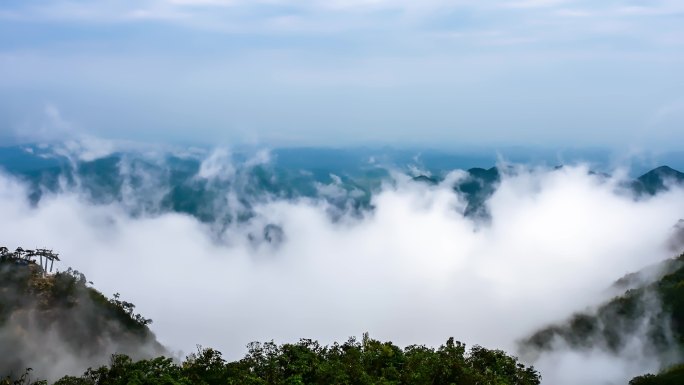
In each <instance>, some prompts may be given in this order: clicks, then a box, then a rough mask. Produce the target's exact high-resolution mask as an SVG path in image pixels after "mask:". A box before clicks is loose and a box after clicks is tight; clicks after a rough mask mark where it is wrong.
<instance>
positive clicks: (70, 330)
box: [0, 252, 165, 378]
mask: <svg viewBox="0 0 684 385" xmlns="http://www.w3.org/2000/svg"><path fill="white" fill-rule="evenodd" d="M133 310H134V306H133V305H132V304H130V303H128V302H125V301H121V300H119V299H118V297H116V298H113V299H107V298H106V297H105V296H104V295H102V293H100V292H98V291H97V290H95V289H93V288H91V287H89V286H88V283H87V281H86V278H85V277H84V276H83V274H80V273H79V272H78V271H74V270H71V269H69V270H67V271H65V272H58V273H56V274H45V273H44V271H43V269H42V268H41V267H40V266H39V265H38V264H36V263H34V262H32V261H29V260H26V259H21V258H15V257H13V256H12V254H11V253H7V252H2V253H0V353H1V354H2V359H0V374H8V375H16V374H18V373H23V372H24V369H25V368H27V367H33V368H34V369H35V374H36V375H39V376H44V377H48V378H57V377H58V376H60V375H63V374H64V371H82V370H83V369H85V368H87V367H88V366H90V365H93V364H95V363H101V362H106V360H107V359H108V357H109V356H110V355H111V354H113V353H125V354H129V355H131V356H134V357H137V358H144V357H154V356H157V355H159V354H163V353H165V349H164V348H163V346H162V345H160V344H159V343H158V342H157V341H156V339H155V336H154V335H153V334H152V332H151V331H150V330H149V328H148V327H147V324H148V323H149V322H150V320H146V319H144V318H143V317H141V316H140V315H137V314H134V312H133ZM60 371H61V373H60Z"/></svg>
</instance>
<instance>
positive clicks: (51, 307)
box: [0, 254, 540, 385]
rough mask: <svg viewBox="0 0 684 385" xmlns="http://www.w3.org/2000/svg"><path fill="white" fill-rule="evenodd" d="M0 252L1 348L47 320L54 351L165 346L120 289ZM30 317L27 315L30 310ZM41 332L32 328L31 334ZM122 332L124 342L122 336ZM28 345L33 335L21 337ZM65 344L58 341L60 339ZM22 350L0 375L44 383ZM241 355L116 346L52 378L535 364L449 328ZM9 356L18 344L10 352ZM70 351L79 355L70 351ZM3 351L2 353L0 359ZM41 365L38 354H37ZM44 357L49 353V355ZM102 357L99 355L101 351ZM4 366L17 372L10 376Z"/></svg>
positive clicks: (259, 379) (492, 370) (469, 369)
mask: <svg viewBox="0 0 684 385" xmlns="http://www.w3.org/2000/svg"><path fill="white" fill-rule="evenodd" d="M3 255H4V257H3V258H2V259H1V260H0V326H2V327H5V326H8V325H10V324H11V325H10V326H11V327H10V328H8V329H10V330H12V331H13V332H12V333H2V334H0V349H2V347H8V346H11V349H10V350H11V351H10V352H9V354H7V351H6V350H7V349H2V350H5V356H8V357H11V354H12V353H18V352H20V351H22V350H23V349H27V348H26V347H25V346H24V345H27V343H26V339H27V338H29V337H30V336H31V333H38V334H40V333H41V330H48V329H50V330H54V331H57V332H58V333H59V334H60V336H61V337H62V338H61V339H60V342H59V343H60V346H58V347H57V349H58V350H59V351H65V352H66V351H68V352H84V355H83V356H86V357H90V356H93V355H95V354H97V353H98V352H102V351H106V347H105V346H101V345H102V344H104V342H103V341H116V342H117V344H116V346H117V347H122V346H128V347H129V349H130V350H131V351H135V350H136V349H137V348H140V347H141V346H142V345H143V344H150V343H152V344H153V345H154V344H156V345H157V346H158V347H159V349H158V353H157V354H158V355H163V354H165V353H164V351H163V349H162V348H161V346H159V345H158V344H157V343H156V341H155V340H154V336H153V335H152V334H151V332H150V331H149V329H148V327H147V325H148V324H149V323H150V322H151V321H150V320H148V319H146V318H144V317H142V316H141V315H139V314H135V312H134V309H135V306H134V305H133V304H132V303H130V302H126V301H122V300H120V298H119V295H118V294H116V295H115V296H114V298H112V299H107V298H106V297H105V296H103V295H102V294H101V293H100V292H98V291H97V290H95V289H93V288H91V287H89V286H88V285H87V281H86V278H85V276H84V275H83V274H81V273H79V272H78V271H75V270H71V269H69V270H67V271H66V272H59V273H56V274H45V273H44V271H43V270H42V269H41V268H40V266H38V265H37V264H36V263H35V262H33V261H30V260H29V261H27V260H25V259H23V260H22V259H17V258H14V257H12V256H11V255H10V254H3ZM29 317H30V318H31V322H29V320H28V318H29ZM37 338H39V340H40V338H41V337H40V336H39V337H37ZM124 342H125V343H124ZM29 345H31V344H29ZM62 345H63V346H62ZM44 348H45V347H41V348H40V349H39V350H30V349H29V354H28V355H29V356H32V357H33V359H35V360H36V362H38V365H35V364H36V362H33V361H30V360H29V361H28V362H27V361H22V360H21V359H19V358H17V359H15V360H12V359H10V360H8V361H6V362H0V374H2V373H5V374H8V373H9V374H10V375H9V376H7V377H5V378H4V379H0V385H29V384H34V385H47V382H46V381H44V380H42V381H38V382H32V380H31V376H30V375H29V374H30V373H31V370H32V369H28V370H25V371H24V368H27V367H33V368H35V369H36V370H37V371H39V372H40V369H41V367H40V365H41V363H40V362H41V361H38V358H39V356H40V355H41V354H43V352H42V350H43V349H44ZM247 348H248V353H247V355H246V356H245V357H244V358H243V359H241V360H238V361H235V362H227V361H226V360H224V359H223V357H222V356H221V353H220V352H218V351H217V350H214V349H201V348H200V349H198V351H197V353H194V354H191V355H190V356H188V357H187V358H186V360H185V361H184V362H182V363H178V362H176V361H174V360H173V359H171V358H166V357H164V356H159V357H157V358H147V359H135V358H132V357H131V356H130V355H127V354H125V353H122V352H120V351H117V352H116V354H113V355H111V361H110V364H109V365H106V366H101V367H96V368H90V369H87V370H86V371H85V372H84V373H83V375H81V376H80V377H73V376H65V377H63V378H61V379H59V380H58V381H57V382H55V384H56V385H120V384H121V385H123V384H167V385H174V384H188V385H190V384H206V385H212V384H254V385H257V384H264V385H265V384H269V385H280V384H282V385H296V384H349V385H365V384H368V385H370V384H374V385H380V384H387V385H389V384H396V385H399V384H411V385H421V384H459V385H476V384H492V385H537V384H539V383H540V375H539V373H538V372H537V371H536V370H535V369H534V368H533V367H527V366H525V365H523V364H521V363H519V362H518V360H517V358H515V357H512V356H509V355H507V354H506V353H504V352H503V351H501V350H489V349H486V348H483V347H481V346H473V347H471V348H470V349H469V350H467V349H466V346H465V345H464V344H462V343H460V342H457V341H454V339H453V338H450V339H449V340H448V341H447V342H446V344H444V345H443V346H441V347H439V348H437V349H434V348H429V347H426V346H421V345H412V346H409V347H407V348H405V349H401V348H399V347H398V346H396V345H394V344H392V343H391V342H380V341H377V340H374V339H372V338H370V337H369V336H368V335H364V336H363V339H362V340H361V341H357V340H356V339H355V338H350V339H349V340H348V341H347V342H345V343H343V344H338V343H335V344H333V345H331V346H322V345H321V344H319V343H318V342H316V341H313V340H308V339H303V340H300V341H299V342H298V343H293V344H283V345H277V344H275V343H273V342H266V343H256V342H255V343H251V344H249V345H248V347H247ZM14 355H15V356H17V357H20V356H24V357H26V356H27V355H26V354H14ZM77 358H78V356H77ZM3 361H5V360H3ZM42 362H43V364H42V365H45V362H46V361H45V360H43V361H42ZM48 362H50V361H49V360H48ZM100 362H102V361H100ZM12 373H23V374H22V375H21V376H16V375H15V376H12V375H11V374H12Z"/></svg>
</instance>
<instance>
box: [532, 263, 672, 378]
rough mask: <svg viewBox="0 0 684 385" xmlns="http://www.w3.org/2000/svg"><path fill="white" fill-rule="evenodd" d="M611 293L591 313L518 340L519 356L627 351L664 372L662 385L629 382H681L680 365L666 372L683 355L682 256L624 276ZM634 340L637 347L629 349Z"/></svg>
mask: <svg viewBox="0 0 684 385" xmlns="http://www.w3.org/2000/svg"><path fill="white" fill-rule="evenodd" d="M613 289H621V290H624V292H623V293H622V294H620V295H618V296H616V297H615V298H613V299H612V300H610V301H608V302H606V303H604V304H603V305H601V306H599V307H598V308H597V309H595V310H591V311H586V312H580V313H576V314H574V315H572V316H571V317H570V318H569V319H567V320H566V321H564V322H562V323H559V324H555V325H551V326H548V327H545V328H543V329H541V330H539V331H537V332H535V333H533V334H532V335H531V336H529V337H527V338H525V339H523V340H522V341H521V342H520V345H521V352H522V353H523V355H528V356H535V355H538V354H541V353H542V352H549V351H553V350H554V349H557V347H558V346H565V347H568V348H571V349H576V350H579V351H582V350H591V349H594V348H599V349H603V350H605V351H609V352H613V353H614V354H625V352H626V351H629V352H631V354H637V353H638V354H646V355H648V356H651V357H654V358H657V360H658V361H659V362H661V363H662V366H663V368H662V369H663V370H664V372H663V374H662V375H660V377H661V378H663V380H662V381H664V382H657V381H659V380H656V379H655V378H656V376H645V377H643V379H639V380H636V381H637V382H634V384H639V385H645V384H653V385H656V384H669V383H670V382H667V381H669V380H667V379H668V378H671V377H673V376H674V377H676V378H681V375H682V373H683V371H682V367H679V369H671V371H668V370H670V369H668V368H669V367H670V366H672V365H675V364H677V363H679V362H680V361H679V360H681V358H682V357H684V254H681V255H679V256H678V257H676V258H673V259H670V260H667V261H664V262H663V263H661V264H659V265H658V266H653V267H649V268H648V269H646V270H645V271H643V272H641V273H637V274H630V275H628V276H626V277H624V278H622V279H620V280H618V281H617V282H616V283H615V284H614V285H613ZM635 338H638V339H639V345H640V346H638V347H634V346H632V345H631V344H634V341H635ZM635 349H641V350H642V352H636V351H635ZM668 373H670V374H668ZM672 373H678V374H676V375H675V374H672ZM639 381H646V382H639ZM648 381H656V382H648ZM672 383H674V382H672ZM677 383H678V384H680V383H681V382H677ZM630 384H632V383H631V382H630Z"/></svg>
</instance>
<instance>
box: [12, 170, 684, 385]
mask: <svg viewBox="0 0 684 385" xmlns="http://www.w3.org/2000/svg"><path fill="white" fill-rule="evenodd" d="M457 176H458V175H456V176H455V177H457ZM451 180H453V178H452V179H451ZM617 182H618V181H617V180H609V181H601V180H600V179H599V178H598V177H594V176H589V175H587V170H586V169H585V168H582V167H575V168H573V167H566V168H564V169H562V170H557V171H544V170H533V171H525V170H518V173H516V174H515V175H510V176H507V177H505V178H504V180H503V182H502V184H501V187H500V189H499V190H498V191H497V193H496V194H495V195H494V196H493V197H492V199H491V202H490V209H491V213H492V217H493V221H492V225H491V226H490V227H480V228H476V227H475V226H474V224H473V223H472V222H471V221H470V220H468V219H464V218H463V217H462V216H461V215H460V214H459V212H461V211H462V210H463V208H464V202H463V201H462V200H461V198H460V197H458V196H457V195H454V194H453V192H452V190H451V189H450V187H449V185H447V184H442V185H440V186H436V187H431V186H426V185H424V184H420V183H413V182H410V181H409V180H408V179H407V178H404V179H402V178H399V179H398V180H397V184H396V187H391V186H389V185H388V186H386V187H385V189H384V190H383V191H382V192H381V193H378V194H377V195H376V196H375V198H374V205H375V207H376V209H375V211H374V212H373V213H368V214H366V215H365V216H364V217H363V218H351V217H342V218H341V219H340V220H338V221H336V222H331V220H330V218H329V216H328V215H327V213H326V208H327V207H326V205H324V204H322V203H319V202H315V201H306V200H304V201H285V200H275V201H272V202H270V203H266V204H261V205H258V206H257V207H256V211H257V213H258V215H257V217H256V219H254V220H253V222H251V223H250V224H247V225H234V226H231V227H229V228H228V229H227V230H226V232H225V234H224V236H225V242H224V243H222V244H217V243H215V242H214V238H213V237H212V236H211V235H210V229H209V228H207V227H206V226H205V225H203V224H201V223H199V222H198V221H197V220H195V219H194V218H192V217H188V216H185V215H178V214H165V215H160V216H156V217H139V218H131V217H129V216H128V215H127V214H126V210H124V209H123V208H122V207H120V206H119V205H116V204H113V205H106V206H93V205H91V204H88V203H86V202H84V201H83V200H81V199H80V198H79V195H78V194H74V193H62V194H59V195H55V196H51V197H47V198H46V199H44V200H43V201H41V203H40V204H39V205H38V206H37V207H31V206H30V205H29V204H28V203H27V202H26V200H25V198H24V195H25V192H24V191H23V190H22V187H21V186H20V185H19V184H17V182H15V181H13V180H11V179H10V178H8V177H2V178H0V197H2V199H0V212H3V217H4V220H3V222H2V224H0V232H2V234H3V235H4V239H5V242H7V243H9V244H8V246H10V247H16V246H19V245H24V246H31V245H34V244H36V243H38V244H41V245H49V246H50V247H52V248H54V249H55V250H57V251H59V252H60V255H62V256H63V257H64V258H63V260H64V265H63V266H66V265H71V266H74V267H75V268H77V269H79V270H81V271H83V272H84V273H86V275H87V276H88V278H89V279H91V280H93V281H94V282H95V285H96V287H98V288H100V289H102V290H104V291H105V293H108V294H111V293H113V292H120V293H122V296H123V298H126V299H127V300H131V301H132V302H134V303H135V304H136V305H138V310H139V311H141V312H142V313H143V314H144V315H145V316H148V317H151V318H152V319H154V321H155V323H154V324H153V326H154V330H155V331H156V332H157V334H158V336H159V338H160V339H161V341H162V342H163V343H166V344H169V345H170V346H171V347H172V348H175V349H184V350H185V351H189V350H191V349H192V347H193V346H195V344H202V345H204V346H213V347H216V348H218V349H220V350H222V351H223V352H224V353H226V354H227V356H228V357H229V358H238V357H239V356H240V355H242V354H243V353H244V346H245V344H246V343H247V342H250V341H252V340H262V341H263V340H270V339H275V340H276V341H279V342H283V341H293V340H296V339H298V338H300V337H312V338H316V339H320V340H322V341H323V342H326V343H328V342H331V341H333V340H338V341H339V340H344V339H346V338H347V337H348V336H350V335H359V334H361V333H362V332H364V331H369V332H370V333H371V335H373V336H375V337H376V338H380V339H389V340H392V341H394V342H395V343H398V344H400V345H407V344H410V343H427V344H431V345H437V344H439V343H443V342H444V340H445V339H446V338H447V337H449V336H455V337H456V338H457V339H461V340H464V341H465V342H467V343H471V344H472V343H479V344H483V345H485V346H489V347H497V348H505V349H508V350H509V351H513V349H514V348H515V341H516V340H517V339H518V338H520V337H522V336H525V335H526V334H527V333H529V332H531V331H533V330H535V329H536V328H538V327H541V326H544V325H546V324H547V323H549V322H554V321H558V320H560V319H562V318H564V317H565V316H566V315H568V314H570V313H571V312H573V311H575V310H581V309H583V308H584V307H586V306H589V305H592V304H596V303H597V302H598V301H600V300H602V299H603V298H605V296H606V295H607V293H606V290H605V289H606V288H607V287H608V286H609V285H610V283H611V282H613V281H614V280H615V279H617V278H619V277H621V276H622V275H623V274H625V273H628V272H631V271H634V270H637V269H639V268H641V267H643V266H646V265H649V264H651V263H654V262H657V261H659V260H661V259H664V258H666V257H669V251H668V250H667V249H666V247H665V242H666V240H667V237H668V236H669V234H670V229H671V227H672V225H673V224H674V223H676V222H677V220H678V219H679V218H680V216H681V215H682V213H683V212H684V199H683V198H684V191H682V190H673V191H671V192H669V193H665V194H661V195H658V196H656V197H654V198H652V199H648V200H644V201H639V202H635V201H634V200H633V199H632V198H631V197H629V196H627V195H621V194H619V193H616V192H615V190H616V188H617V185H616V183H617ZM267 223H273V224H277V225H279V226H282V228H283V230H284V234H285V238H284V239H285V240H284V242H283V243H282V244H281V245H280V246H279V247H261V246H255V245H254V244H253V243H251V242H250V241H249V240H247V236H246V235H247V234H248V233H250V232H252V231H253V230H254V229H259V228H260V227H261V226H263V225H265V224H267ZM63 266H62V267H63ZM562 364H563V365H564V364H568V365H570V364H572V363H566V362H564V363H562ZM554 365H555V364H554ZM559 365H560V364H559ZM572 365H574V364H572ZM606 365H612V364H611V363H610V362H609V363H606ZM616 365H618V364H616ZM619 365H622V362H620V363H619ZM561 367H562V365H561ZM620 368H621V367H620V366H617V367H616V366H610V367H607V368H606V370H607V372H606V373H610V370H615V372H614V373H616V374H615V376H618V377H619V376H620V375H619V372H620ZM621 378H622V377H620V379H621ZM573 379H575V378H573V377H567V378H565V379H564V380H565V381H567V382H554V383H553V385H562V384H565V383H568V384H571V383H576V382H572V381H573ZM559 381H560V380H559Z"/></svg>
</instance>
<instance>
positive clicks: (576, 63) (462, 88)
mask: <svg viewBox="0 0 684 385" xmlns="http://www.w3.org/2000/svg"><path fill="white" fill-rule="evenodd" d="M682 68H684V2H682V1H681V0H653V1H641V0H631V1H630V0H622V1H620V0H610V1H602V2H594V1H587V0H536V1H535V0H513V1H506V0H486V1H468V2H464V1H458V0H450V1H446V0H422V1H408V0H392V1H389V0H325V1H324V0H299V1H293V0H250V1H246V0H232V1H231V0H136V1H114V0H101V1H97V2H91V1H76V0H53V1H49V2H44V1H32V0H21V1H17V0H4V1H2V3H0V141H1V142H4V143H14V142H18V141H24V142H25V141H30V140H33V139H36V138H34V137H32V136H31V133H32V132H39V131H40V128H41V124H42V119H44V111H45V110H46V108H53V107H54V108H56V109H58V110H59V111H60V112H61V114H62V115H63V116H65V117H66V118H67V119H68V120H69V121H71V122H73V124H74V125H76V126H78V127H79V128H80V129H82V130H87V131H88V132H91V133H93V134H94V135H97V136H102V137H107V138H115V139H129V140H140V141H174V142H189V141H192V142H194V143H220V144H223V145H233V144H235V143H259V144H267V145H326V146H330V145H335V146H339V145H358V144H367V143H376V144H389V145H396V146H402V145H425V146H438V147H446V148H457V147H459V146H467V145H473V144H477V145H497V146H498V145H532V146H560V145H562V146H574V147H587V146H589V147H590V146H599V147H608V148H614V149H621V150H622V149H624V150H634V149H637V150H639V149H648V150H652V151H668V150H673V149H675V147H676V146H678V145H679V143H682V141H684V129H682V128H683V127H682V124H683V123H684V71H682Z"/></svg>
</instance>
